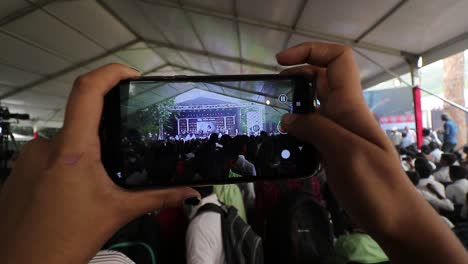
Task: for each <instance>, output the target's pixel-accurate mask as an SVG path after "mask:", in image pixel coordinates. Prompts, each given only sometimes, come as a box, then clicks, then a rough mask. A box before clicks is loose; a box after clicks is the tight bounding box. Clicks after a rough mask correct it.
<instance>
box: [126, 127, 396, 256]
mask: <svg viewBox="0 0 468 264" xmlns="http://www.w3.org/2000/svg"><path fill="white" fill-rule="evenodd" d="M279 136H281V135H279ZM277 137H278V136H270V135H268V134H267V133H266V132H265V131H262V132H261V133H260V135H259V136H257V137H255V136H250V137H248V136H236V137H231V136H229V135H222V136H221V137H218V135H217V134H215V133H214V134H212V135H211V137H210V138H207V139H193V140H187V141H182V140H178V141H175V140H166V141H151V140H148V139H145V138H142V137H140V136H138V134H137V133H136V134H133V136H132V135H130V136H128V137H127V138H126V142H127V146H128V147H129V148H130V149H132V150H131V151H132V153H133V154H130V156H132V155H135V152H136V149H138V148H141V149H143V150H142V151H140V152H141V153H145V150H146V153H148V151H149V153H152V154H151V155H149V154H148V155H140V156H139V157H135V158H134V159H131V160H132V161H133V162H132V163H131V164H129V168H130V172H131V176H130V177H129V178H127V183H137V182H136V181H141V180H142V178H137V177H136V175H140V174H139V173H140V172H136V171H135V169H137V168H140V169H141V168H146V169H147V170H148V172H145V173H146V174H147V175H157V176H158V177H159V178H155V179H145V181H146V180H151V181H152V183H154V184H157V183H158V182H159V183H161V182H171V183H174V182H183V180H181V179H183V178H184V177H194V178H195V179H197V178H201V177H205V175H206V176H208V177H212V176H213V175H215V176H216V175H218V176H219V175H225V176H222V177H227V178H232V177H259V176H261V175H264V176H267V175H270V174H272V173H273V172H272V170H271V169H272V168H273V167H274V163H275V160H276V159H281V157H280V155H279V153H274V152H275V148H274V147H273V146H272V145H275V144H277V142H276V141H277ZM276 152H277V151H276ZM155 153H158V154H157V155H155ZM224 157H226V158H224ZM275 157H276V158H275ZM145 162H146V163H148V164H146V165H143V163H145ZM276 163H278V162H276ZM219 166H221V167H222V168H221V169H219V168H218V167H219ZM276 166H278V165H276ZM173 167H175V168H176V169H175V170H174V169H173ZM132 168H134V170H133V171H132ZM265 168H270V170H267V169H265ZM220 170H221V171H222V172H220ZM156 172H157V173H156ZM273 174H274V173H273ZM165 175H167V178H166V179H162V178H161V177H162V176H165ZM310 176H311V177H308V178H305V179H289V180H285V179H283V180H280V181H260V182H250V183H239V184H224V185H215V186H205V187H196V190H197V191H198V192H199V193H200V194H201V195H202V197H201V199H200V200H196V199H195V200H194V199H189V200H187V201H185V206H184V208H176V209H164V210H161V211H157V212H153V213H152V217H153V218H152V219H153V220H154V222H153V224H154V225H156V226H158V227H159V228H160V230H161V233H160V234H158V236H160V237H159V238H158V239H160V240H162V241H164V244H163V245H160V246H158V247H156V248H155V249H154V250H156V251H157V252H158V255H159V258H160V260H161V261H162V263H166V262H167V263H169V262H170V263H222V262H223V261H222V259H224V258H225V257H226V256H225V253H224V251H225V248H223V235H225V234H223V229H222V216H221V215H220V214H219V213H216V212H204V213H197V212H198V210H200V208H203V206H204V205H206V204H215V205H217V206H223V205H225V206H228V207H233V208H235V209H236V211H237V214H238V215H239V217H240V218H241V219H242V220H243V221H244V222H245V223H246V224H247V225H249V226H250V227H251V228H252V229H253V230H254V231H255V233H256V234H257V235H259V237H261V238H262V239H263V243H264V244H263V247H262V250H263V253H264V258H265V260H268V261H269V262H271V261H274V260H275V259H278V258H281V257H283V258H284V261H287V260H291V257H293V254H292V253H291V255H288V254H286V255H285V256H279V255H278V249H277V245H276V244H277V239H278V237H277V235H276V233H277V232H278V230H282V229H284V230H288V231H290V230H293V231H291V232H290V233H287V234H285V235H284V236H283V237H282V239H281V240H283V242H284V243H285V244H288V243H292V242H293V241H291V240H293V239H294V237H296V238H295V239H298V238H297V236H299V237H302V240H300V242H301V243H304V245H302V246H301V247H297V245H296V246H293V245H291V248H290V249H285V248H282V249H281V250H282V251H288V250H290V251H291V252H292V251H294V250H296V251H297V250H299V251H303V252H302V253H303V255H305V256H302V258H303V259H301V256H299V257H298V259H296V261H297V262H296V263H302V262H303V261H305V260H311V261H313V259H314V258H323V259H322V261H325V260H326V261H331V260H334V261H336V262H335V263H347V262H361V263H384V262H386V261H388V257H387V256H386V255H385V253H384V252H383V250H382V249H381V248H380V247H379V245H378V244H377V243H376V242H375V241H374V240H373V239H372V238H371V237H370V236H369V235H367V234H366V233H365V231H363V230H362V229H361V228H360V227H359V226H358V225H357V224H356V223H354V222H353V221H351V220H350V218H349V216H348V215H347V214H346V213H345V212H344V211H343V209H342V208H341V207H340V206H339V205H338V203H337V202H336V199H335V198H334V197H333V195H332V194H331V192H330V190H329V188H328V185H327V179H326V175H325V172H324V171H321V172H320V173H319V174H317V175H310ZM216 177H217V176H216ZM296 195H302V196H303V197H302V199H304V197H305V199H306V200H308V201H309V202H310V203H311V204H313V206H315V207H316V208H318V210H319V211H320V210H322V211H323V212H324V213H323V214H322V215H320V216H319V215H314V214H311V215H310V216H309V217H305V216H304V214H306V213H305V212H302V213H300V215H299V216H296V215H294V212H301V211H310V210H311V209H310V208H308V207H304V206H303V205H302V206H301V205H299V206H298V204H297V197H295V196H296ZM286 201H287V202H286ZM308 206H310V205H308ZM291 210H293V212H290V211H291ZM287 212H290V213H287ZM311 212H313V211H311ZM330 215H331V216H332V217H330ZM144 217H148V216H144ZM320 217H321V219H320ZM282 218H286V219H289V220H287V221H285V222H286V223H282V224H281V225H280V224H279V223H278V222H277V221H278V219H282ZM181 219H184V220H182V221H181ZM291 221H299V222H302V223H301V224H302V225H305V226H303V229H304V230H307V232H306V233H298V232H300V231H301V230H299V229H301V228H300V227H297V226H294V225H293V224H291ZM330 222H332V223H333V226H330V225H329V223H330ZM136 224H141V222H136V223H135V222H132V223H131V224H130V227H129V226H127V227H124V229H128V228H131V226H132V225H136ZM145 225H148V223H145ZM283 225H289V226H290V228H284V226H283ZM295 229H296V230H295ZM168 230H169V231H168ZM334 240H336V243H334V242H333V241H334ZM184 241H185V242H184ZM224 246H225V245H224ZM294 247H297V248H294ZM311 248H319V249H320V250H312V251H311ZM296 253H297V252H296ZM340 261H341V262H340ZM269 262H266V263H269ZM318 263H326V262H318Z"/></svg>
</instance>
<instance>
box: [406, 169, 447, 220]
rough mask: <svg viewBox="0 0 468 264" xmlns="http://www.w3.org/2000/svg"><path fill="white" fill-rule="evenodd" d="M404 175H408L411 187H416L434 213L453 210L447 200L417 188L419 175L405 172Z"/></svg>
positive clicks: (429, 191) (432, 192)
mask: <svg viewBox="0 0 468 264" xmlns="http://www.w3.org/2000/svg"><path fill="white" fill-rule="evenodd" d="M406 175H408V178H409V179H410V181H411V182H412V183H413V185H414V186H415V187H416V190H417V191H418V192H419V193H420V194H421V195H422V196H423V197H424V199H425V200H426V201H427V202H429V204H430V205H431V206H432V207H433V208H434V209H435V210H436V211H440V210H445V211H453V210H454V206H453V203H452V202H451V201H450V200H449V199H446V198H441V197H440V195H438V194H437V193H434V191H431V190H425V189H421V188H418V187H417V185H418V183H419V181H420V178H419V174H418V173H417V172H413V171H407V172H406ZM444 220H445V219H444ZM447 221H448V220H447ZM447 221H446V222H447ZM449 223H450V222H449ZM450 225H451V223H450Z"/></svg>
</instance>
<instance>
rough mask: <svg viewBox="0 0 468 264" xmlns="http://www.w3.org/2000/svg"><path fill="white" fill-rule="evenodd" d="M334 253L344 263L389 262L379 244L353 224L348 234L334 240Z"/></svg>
mask: <svg viewBox="0 0 468 264" xmlns="http://www.w3.org/2000/svg"><path fill="white" fill-rule="evenodd" d="M335 253H336V255H337V256H338V257H339V258H340V259H341V260H343V261H346V262H345V263H382V262H387V261H388V260H389V259H388V257H387V255H386V254H385V252H384V251H383V250H382V248H381V247H380V246H379V244H377V242H376V241H375V240H374V239H372V237H370V236H369V235H368V234H367V233H366V232H365V231H364V230H363V229H361V228H358V227H356V226H354V225H353V224H351V232H350V233H347V234H344V235H341V236H340V237H338V239H337V240H336V243H335Z"/></svg>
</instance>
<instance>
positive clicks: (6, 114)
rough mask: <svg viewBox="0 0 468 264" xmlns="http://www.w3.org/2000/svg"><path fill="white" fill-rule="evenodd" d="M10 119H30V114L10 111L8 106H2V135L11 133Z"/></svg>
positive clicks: (0, 131) (0, 111)
mask: <svg viewBox="0 0 468 264" xmlns="http://www.w3.org/2000/svg"><path fill="white" fill-rule="evenodd" d="M10 119H17V120H19V119H21V120H29V114H18V113H10V110H9V109H8V107H4V106H0V135H9V134H11V130H10V122H8V120H10Z"/></svg>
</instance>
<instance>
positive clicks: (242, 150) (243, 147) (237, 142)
mask: <svg viewBox="0 0 468 264" xmlns="http://www.w3.org/2000/svg"><path fill="white" fill-rule="evenodd" d="M231 145H232V148H233V151H235V153H236V154H238V155H245V154H246V153H247V142H246V141H245V140H243V139H242V138H241V137H239V136H237V137H235V138H234V139H233V140H232V143H231Z"/></svg>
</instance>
